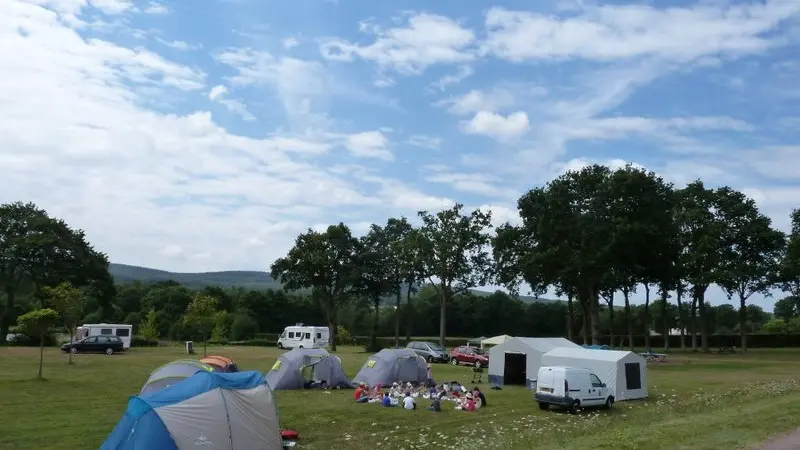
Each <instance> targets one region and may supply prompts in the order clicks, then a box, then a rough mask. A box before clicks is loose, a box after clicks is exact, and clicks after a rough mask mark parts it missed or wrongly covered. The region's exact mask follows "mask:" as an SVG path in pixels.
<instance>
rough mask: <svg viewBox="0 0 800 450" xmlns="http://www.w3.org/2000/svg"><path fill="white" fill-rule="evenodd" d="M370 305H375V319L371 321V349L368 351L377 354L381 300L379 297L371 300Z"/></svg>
mask: <svg viewBox="0 0 800 450" xmlns="http://www.w3.org/2000/svg"><path fill="white" fill-rule="evenodd" d="M372 303H373V304H374V305H375V319H374V320H373V321H372V338H371V339H370V340H371V341H372V348H371V349H370V351H372V352H377V351H378V319H380V314H381V313H380V311H381V299H380V297H378V298H376V299H373V300H372Z"/></svg>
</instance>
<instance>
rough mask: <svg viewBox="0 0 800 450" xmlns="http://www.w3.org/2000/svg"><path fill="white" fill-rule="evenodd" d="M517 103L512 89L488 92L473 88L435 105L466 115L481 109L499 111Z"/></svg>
mask: <svg viewBox="0 0 800 450" xmlns="http://www.w3.org/2000/svg"><path fill="white" fill-rule="evenodd" d="M515 103H516V100H515V99H514V94H513V93H512V92H511V91H510V90H508V89H504V88H496V89H493V90H491V91H488V92H487V91H482V90H478V89H473V90H471V91H469V92H467V93H466V94H464V95H462V96H459V97H451V98H447V99H444V100H439V101H438V102H436V103H435V105H436V106H441V107H446V108H447V110H448V111H449V112H450V113H452V114H456V115H459V116H465V115H468V114H473V113H477V112H480V111H488V112H497V111H500V110H502V109H505V108H508V107H511V106H513V105H514V104H515Z"/></svg>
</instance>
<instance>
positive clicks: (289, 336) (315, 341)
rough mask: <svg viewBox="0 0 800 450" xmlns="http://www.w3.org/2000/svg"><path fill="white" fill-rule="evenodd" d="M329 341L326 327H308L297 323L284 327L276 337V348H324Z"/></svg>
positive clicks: (328, 332)
mask: <svg viewBox="0 0 800 450" xmlns="http://www.w3.org/2000/svg"><path fill="white" fill-rule="evenodd" d="M329 341H330V330H329V329H328V327H310V326H304V325H303V324H302V323H299V324H297V325H294V326H291V327H286V328H284V330H283V333H281V336H280V337H279V338H278V348H287V349H293V348H325V347H327V346H328V342H329Z"/></svg>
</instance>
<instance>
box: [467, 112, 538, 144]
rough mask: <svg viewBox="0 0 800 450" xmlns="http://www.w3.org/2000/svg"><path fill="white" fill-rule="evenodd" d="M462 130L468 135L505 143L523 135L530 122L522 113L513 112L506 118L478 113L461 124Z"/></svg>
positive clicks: (493, 114) (491, 113)
mask: <svg viewBox="0 0 800 450" xmlns="http://www.w3.org/2000/svg"><path fill="white" fill-rule="evenodd" d="M462 128H463V130H464V132H465V133H468V134H485V135H487V136H491V137H493V138H495V139H497V140H500V141H505V140H509V139H513V138H516V137H519V136H521V135H523V134H525V133H526V132H527V131H528V129H529V128H530V122H529V121H528V115H527V114H526V113H525V112H524V111H517V112H513V113H511V114H509V115H507V116H503V115H502V114H496V113H493V112H489V111H479V112H478V113H477V114H475V117H473V118H472V120H470V121H467V122H464V123H462Z"/></svg>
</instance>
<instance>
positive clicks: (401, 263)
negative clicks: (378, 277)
mask: <svg viewBox="0 0 800 450" xmlns="http://www.w3.org/2000/svg"><path fill="white" fill-rule="evenodd" d="M383 230H384V233H386V238H387V241H388V244H389V253H390V255H391V258H390V260H389V264H390V272H391V284H392V285H393V286H394V287H395V292H394V294H395V304H394V309H395V314H394V346H395V347H398V348H399V347H400V301H401V299H402V296H403V293H402V290H403V283H404V282H405V283H408V294H407V297H406V304H408V298H410V297H411V295H410V293H411V290H412V289H413V285H414V283H415V282H416V281H417V274H418V272H419V270H418V268H419V264H417V261H416V259H417V258H416V255H415V254H414V252H413V251H412V250H413V247H410V246H409V244H410V240H409V235H410V234H411V233H412V232H413V231H414V227H413V226H411V224H410V223H409V222H408V219H406V218H405V217H401V218H399V219H395V218H390V219H389V220H388V221H387V222H386V226H385V227H384V228H383Z"/></svg>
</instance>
